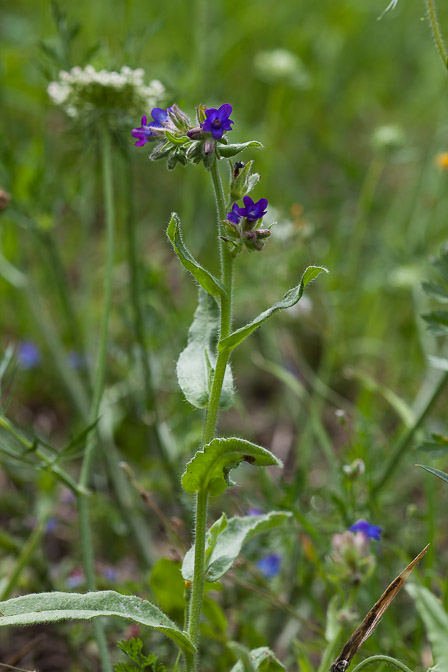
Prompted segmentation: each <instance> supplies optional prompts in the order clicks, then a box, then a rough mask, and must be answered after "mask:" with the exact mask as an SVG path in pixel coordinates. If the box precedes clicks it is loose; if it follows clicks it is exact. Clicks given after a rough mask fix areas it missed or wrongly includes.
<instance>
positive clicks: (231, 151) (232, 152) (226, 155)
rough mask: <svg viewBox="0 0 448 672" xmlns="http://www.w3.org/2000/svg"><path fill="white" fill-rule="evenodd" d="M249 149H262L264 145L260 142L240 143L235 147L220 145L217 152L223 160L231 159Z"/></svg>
mask: <svg viewBox="0 0 448 672" xmlns="http://www.w3.org/2000/svg"><path fill="white" fill-rule="evenodd" d="M248 147H257V148H260V149H262V148H263V145H262V144H261V142H258V140H249V142H239V143H237V144H234V145H218V146H217V148H216V150H217V153H218V154H219V156H220V157H222V158H223V159H230V158H231V157H232V156H236V155H237V154H239V153H240V152H242V151H244V150H245V149H247V148H248Z"/></svg>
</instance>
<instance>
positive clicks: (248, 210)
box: [227, 196, 268, 224]
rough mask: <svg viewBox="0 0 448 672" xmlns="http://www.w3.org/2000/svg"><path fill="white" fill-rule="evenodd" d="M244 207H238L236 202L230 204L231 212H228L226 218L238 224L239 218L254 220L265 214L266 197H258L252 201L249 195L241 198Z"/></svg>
mask: <svg viewBox="0 0 448 672" xmlns="http://www.w3.org/2000/svg"><path fill="white" fill-rule="evenodd" d="M243 203H244V207H243V208H240V207H239V206H238V204H237V203H234V204H233V205H232V212H229V213H228V215H227V219H228V220H229V222H232V223H233V224H239V223H240V220H241V219H242V218H243V217H245V218H246V219H247V220H248V221H249V222H256V221H257V220H258V219H261V218H262V217H264V216H265V214H266V212H267V210H266V208H267V207H268V199H267V198H260V200H259V201H257V202H256V203H254V201H253V200H252V199H251V197H250V196H245V197H244V198H243Z"/></svg>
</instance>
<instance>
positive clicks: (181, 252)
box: [166, 212, 226, 296]
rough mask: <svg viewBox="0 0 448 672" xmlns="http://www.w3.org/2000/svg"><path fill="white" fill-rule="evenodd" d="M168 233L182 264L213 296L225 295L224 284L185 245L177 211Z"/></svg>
mask: <svg viewBox="0 0 448 672" xmlns="http://www.w3.org/2000/svg"><path fill="white" fill-rule="evenodd" d="M166 234H167V236H168V238H169V239H170V242H171V245H172V246H173V249H174V251H175V253H176V254H177V256H178V257H179V259H180V262H181V264H182V266H183V267H184V268H186V269H187V271H189V272H190V273H191V274H192V275H193V277H194V278H195V280H196V281H197V282H198V283H199V284H200V285H201V287H202V288H203V289H205V291H206V292H208V293H209V294H211V295H212V296H220V295H221V296H223V295H225V293H226V291H225V289H224V285H222V284H221V282H220V281H219V280H218V279H217V278H215V277H214V276H213V275H212V274H211V273H209V271H207V269H205V268H203V266H201V265H200V264H199V263H198V262H197V261H196V259H195V258H194V257H193V255H192V254H191V253H190V251H189V250H188V249H187V247H186V246H185V243H184V241H183V238H182V230H181V226H180V219H179V217H178V215H177V214H176V213H175V212H173V213H172V215H171V220H170V223H169V224H168V228H167V230H166Z"/></svg>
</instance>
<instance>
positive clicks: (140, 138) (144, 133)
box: [131, 107, 171, 147]
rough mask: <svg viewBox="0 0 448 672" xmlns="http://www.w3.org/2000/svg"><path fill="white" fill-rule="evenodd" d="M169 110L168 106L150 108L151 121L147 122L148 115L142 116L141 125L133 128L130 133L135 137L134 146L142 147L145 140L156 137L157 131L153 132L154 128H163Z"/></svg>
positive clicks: (149, 140)
mask: <svg viewBox="0 0 448 672" xmlns="http://www.w3.org/2000/svg"><path fill="white" fill-rule="evenodd" d="M170 110H171V107H169V108H168V109H167V110H162V109H161V108H160V107H155V108H154V109H153V110H151V116H152V119H153V120H152V121H150V122H149V124H148V117H147V116H146V114H144V115H143V117H142V125H141V126H140V127H139V128H133V129H132V131H131V135H132V137H133V138H137V142H136V143H135V146H136V147H143V145H145V144H146V143H147V142H152V141H153V140H155V139H156V138H157V137H159V135H158V133H156V132H154V130H153V129H155V128H159V129H160V128H163V125H164V124H165V123H166V122H167V121H168V112H169V111H170Z"/></svg>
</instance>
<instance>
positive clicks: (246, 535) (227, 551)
mask: <svg viewBox="0 0 448 672" xmlns="http://www.w3.org/2000/svg"><path fill="white" fill-rule="evenodd" d="M291 517H292V514H291V513H290V512H289V511H270V512H269V513H266V514H263V515H259V516H235V517H234V518H230V519H229V520H228V521H227V527H226V528H225V529H224V530H223V531H222V532H221V533H220V534H219V536H217V537H216V540H215V541H214V546H213V550H212V552H211V553H210V554H209V556H208V558H207V562H206V566H205V576H206V581H209V582H213V581H218V579H220V578H221V577H222V576H224V574H225V573H226V572H228V570H229V569H230V568H231V566H232V565H233V563H234V561H235V560H236V559H237V557H238V556H239V554H240V552H241V548H242V547H243V545H244V544H245V543H246V541H249V539H252V537H255V536H256V535H257V534H262V533H263V532H268V531H269V530H272V529H274V528H276V527H278V526H279V525H282V524H283V523H284V522H286V521H287V520H289V519H290V518H291ZM221 520H222V518H220V519H219V520H218V521H217V522H216V523H215V524H214V525H213V526H212V527H211V528H210V530H209V531H208V532H207V541H208V543H209V544H210V538H211V536H212V534H213V533H214V532H213V528H215V526H216V525H217V524H219V523H220V522H221ZM193 571H194V546H192V547H191V548H190V549H189V550H188V552H187V554H186V555H185V558H184V561H183V564H182V576H183V578H184V579H185V580H186V581H192V580H193Z"/></svg>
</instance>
